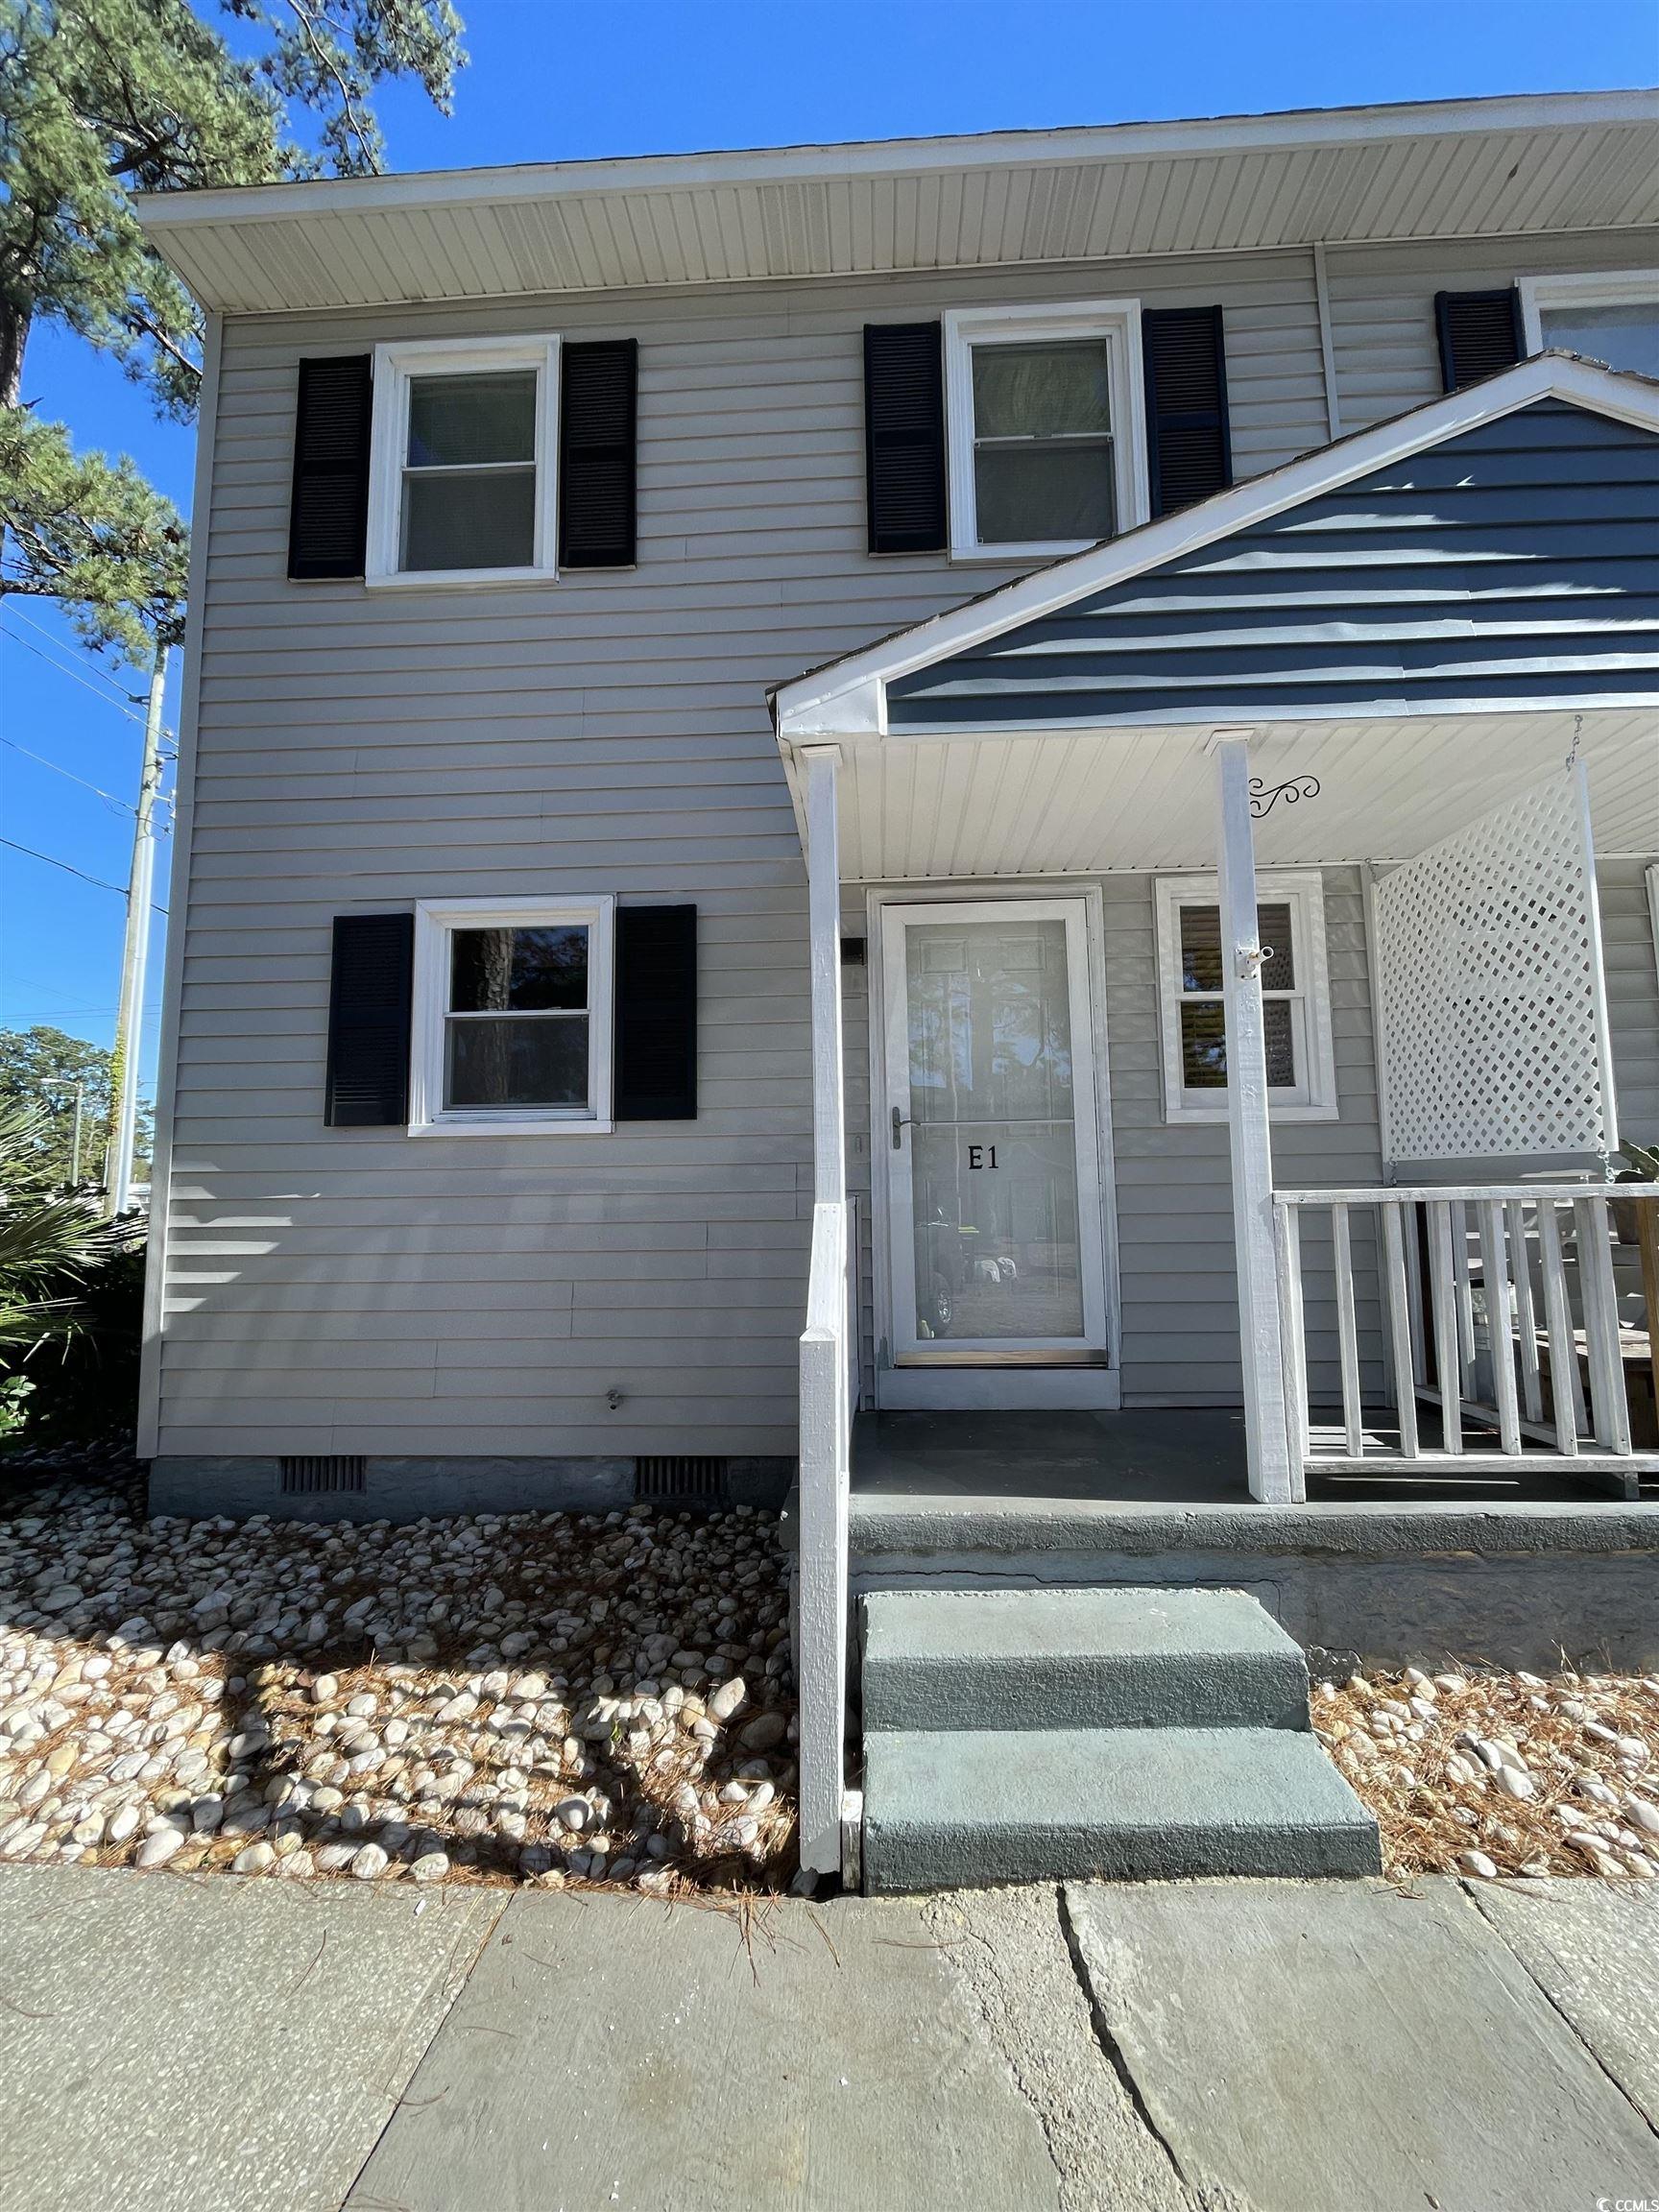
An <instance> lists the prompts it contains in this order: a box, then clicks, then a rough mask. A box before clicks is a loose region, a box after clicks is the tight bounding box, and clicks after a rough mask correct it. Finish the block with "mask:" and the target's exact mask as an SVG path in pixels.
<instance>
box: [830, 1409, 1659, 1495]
mask: <svg viewBox="0 0 1659 2212" xmlns="http://www.w3.org/2000/svg"><path fill="white" fill-rule="evenodd" d="M1542 1457H1543V1455H1536V1457H1535V1456H1532V1455H1525V1456H1517V1457H1515V1458H1510V1459H1506V1460H1505V1461H1504V1463H1503V1465H1502V1466H1498V1467H1494V1466H1491V1465H1486V1464H1479V1465H1477V1466H1474V1467H1469V1468H1466V1469H1456V1468H1450V1467H1443V1466H1438V1465H1428V1466H1425V1465H1423V1464H1422V1463H1420V1462H1414V1461H1411V1460H1407V1459H1404V1458H1400V1457H1397V1456H1392V1455H1385V1454H1383V1453H1382V1452H1378V1453H1376V1454H1374V1455H1371V1456H1370V1457H1369V1458H1368V1459H1367V1461H1366V1463H1365V1464H1364V1465H1363V1466H1360V1467H1349V1466H1342V1465H1340V1464H1338V1465H1334V1466H1326V1465H1323V1464H1321V1463H1320V1462H1318V1461H1317V1460H1315V1461H1313V1462H1311V1463H1310V1470H1309V1476H1308V1484H1307V1499H1306V1503H1308V1504H1309V1505H1310V1506H1318V1505H1321V1504H1371V1505H1377V1506H1396V1505H1403V1504H1410V1503H1431V1504H1432V1503H1457V1502H1462V1503H1468V1504H1471V1505H1481V1506H1485V1505H1493V1504H1499V1503H1518V1504H1545V1503H1582V1502H1583V1500H1584V1498H1585V1495H1586V1492H1585V1484H1584V1482H1583V1480H1582V1479H1581V1478H1580V1477H1579V1476H1578V1475H1577V1474H1576V1473H1574V1472H1570V1471H1567V1470H1562V1469H1558V1468H1557V1469H1551V1468H1550V1467H1549V1466H1547V1465H1544V1464H1541V1463H1540V1462H1541V1460H1542ZM849 1472H850V1479H851V1490H852V1496H853V1499H854V1510H860V1509H863V1508H865V1507H868V1508H869V1509H871V1510H872V1511H875V1510H877V1509H878V1508H879V1507H881V1506H882V1505H884V1504H887V1503H898V1502H899V1501H903V1502H904V1503H905V1506H906V1509H907V1510H909V1511H911V1512H920V1511H924V1510H934V1511H937V1512H938V1513H940V1514H941V1515H947V1514H950V1513H951V1512H953V1511H954V1510H955V1509H956V1508H957V1506H958V1505H959V1504H961V1503H967V1502H970V1501H972V1502H973V1503H974V1504H976V1505H978V1506H982V1507H983V1506H991V1507H996V1508H1000V1509H1005V1510H1006V1511H1007V1512H1009V1513H1011V1514H1013V1513H1018V1512H1019V1511H1021V1510H1022V1509H1023V1508H1026V1507H1028V1506H1029V1505H1030V1504H1031V1503H1033V1502H1037V1501H1043V1500H1051V1499H1070V1500H1089V1501H1093V1502H1094V1503H1097V1504H1099V1505H1102V1506H1112V1505H1124V1506H1144V1505H1153V1506H1166V1507H1174V1508H1181V1507H1188V1506H1200V1505H1238V1504H1240V1503H1243V1502H1245V1501H1246V1500H1247V1499H1248V1498H1249V1495H1250V1490H1249V1462H1248V1453H1247V1451H1246V1445H1245V1434H1244V1414H1243V1410H1242V1408H1240V1407H1196V1408H1194V1407H1131V1408H1128V1409H1125V1410H1119V1411H1117V1412H1110V1411H1108V1412H1095V1411H1088V1410H1068V1411H1059V1412H1054V1411H1042V1410H1032V1411H1019V1412H943V1413H939V1412H913V1411H900V1412H886V1413H883V1412H869V1413H860V1414H858V1415H857V1416H856V1417H855V1418H854V1423H853V1434H852V1447H851V1461H850V1470H849ZM1622 1487H1623V1486H1622V1485H1621V1488H1622ZM1653 1495H1654V1497H1655V1498H1659V1482H1656V1484H1655V1487H1654V1491H1653Z"/></svg>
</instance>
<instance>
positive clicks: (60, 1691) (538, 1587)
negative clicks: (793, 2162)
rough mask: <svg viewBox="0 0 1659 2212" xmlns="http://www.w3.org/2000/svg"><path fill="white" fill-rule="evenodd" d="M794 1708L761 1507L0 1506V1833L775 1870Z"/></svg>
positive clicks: (476, 1877) (380, 1855)
mask: <svg viewBox="0 0 1659 2212" xmlns="http://www.w3.org/2000/svg"><path fill="white" fill-rule="evenodd" d="M794 1735H795V1702H794V1689H793V1681H792V1676H791V1672H790V1654H789V1639H788V1623H787V1592H786V1581H785V1575H784V1571H783V1562H782V1559H781V1554H780V1551H779V1547H778V1542H777V1524H776V1520H775V1518H774V1517H772V1516H769V1515H765V1514H761V1513H756V1512H750V1511H748V1510H746V1509H742V1508H739V1509H738V1510H736V1511H734V1512H729V1513H720V1514H712V1515H708V1516H704V1517H693V1516H691V1515H688V1514H679V1515H675V1514H671V1513H667V1512H664V1511H662V1510H661V1509H660V1508H655V1507H647V1506H643V1505H641V1506H636V1507H634V1508H633V1509H632V1510H631V1511H629V1512H627V1513H612V1514H610V1515H608V1516H605V1517H603V1518H600V1517H594V1516H587V1517H579V1516H573V1515H563V1514H514V1515H506V1516H489V1515H480V1516H478V1517H476V1518H472V1519H460V1518H458V1519H453V1520H442V1521H437V1520H434V1521H421V1522H417V1523H414V1524H412V1525H410V1526H407V1527H392V1526H390V1525H389V1524H387V1523H385V1522H372V1523H367V1524H363V1525H360V1526H359V1525H353V1524H349V1523H344V1522H336V1523H334V1524H332V1525H329V1526H316V1525H312V1524H306V1523H293V1522H288V1523H277V1522H275V1521H273V1520H272V1519H270V1518H269V1517H267V1516H264V1515H260V1516H256V1517H255V1518H254V1519H252V1520H251V1521H246V1522H240V1523H232V1522H230V1521H228V1520H213V1521H203V1522H184V1521H179V1520H145V1519H143V1518H141V1517H140V1514H139V1512H138V1510H137V1509H136V1503H135V1498H134V1496H133V1495H132V1491H131V1490H130V1491H129V1493H128V1494H127V1495H125V1496H124V1495H122V1494H120V1493H119V1491H111V1490H109V1489H103V1490H99V1489H92V1488H88V1487H86V1486H84V1485H73V1484H71V1485H60V1486H46V1487H40V1486H36V1487H35V1488H34V1489H33V1490H32V1493H31V1494H29V1495H27V1496H26V1497H25V1498H24V1501H23V1503H22V1505H21V1508H20V1509H19V1508H18V1507H17V1506H16V1505H15V1504H13V1506H12V1510H11V1513H10V1514H9V1515H7V1514H0V1860H31V1859H33V1860H40V1859H50V1860H58V1861H86V1862H91V1863H97V1864H102V1865H111V1864H133V1865H137V1866H141V1867H152V1866H169V1867H172V1868H174V1869H180V1870H188V1869H195V1868H203V1867H210V1868H216V1867H227V1868H228V1869H230V1870H231V1871H232V1872H236V1873H242V1874H260V1875H267V1876H273V1877H283V1878H288V1879H305V1878H308V1877H309V1878H318V1877H328V1876H343V1877H347V1878H355V1879H357V1880H361V1881H392V1880H404V1881H410V1882H417V1883H425V1882H433V1881H444V1880H451V1881H455V1880H460V1881H475V1882H502V1883H506V1882H529V1881H534V1882H540V1883H541V1884H543V1885H547V1886H554V1887H557V1886H558V1885H560V1884H563V1883H572V1884H577V1885H581V1884H592V1883H604V1884H607V1885H619V1884H620V1885H627V1886H630V1887H637V1888H639V1889H641V1890H644V1891H646V1892H648V1893H651V1892H655V1893H658V1894H662V1895H670V1894H673V1893H674V1892H676V1891H677V1890H682V1889H688V1888H689V1889H697V1888H716V1889H739V1890H741V1889H748V1890H766V1889H775V1888H779V1887H783V1886H785V1885H786V1884H787V1883H788V1882H789V1880H790V1878H791V1876H792V1875H793V1873H794V1870H795V1863H796V1862H795V1828H796V1814H795V1782H796V1770H795V1763H794V1750H793V1743H794Z"/></svg>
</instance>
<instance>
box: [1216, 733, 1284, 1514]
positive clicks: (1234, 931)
mask: <svg viewBox="0 0 1659 2212" xmlns="http://www.w3.org/2000/svg"><path fill="white" fill-rule="evenodd" d="M1214 751H1215V796H1216V822H1217V838H1216V843H1217V848H1218V853H1219V860H1220V866H1219V878H1220V894H1221V971H1222V988H1223V991H1224V993H1225V998H1226V1013H1227V1138H1228V1144H1229V1147H1230V1150H1231V1154H1232V1164H1233V1241H1234V1248H1235V1251H1236V1254H1237V1260H1238V1334H1239V1346H1240V1350H1241V1352H1242V1354H1243V1362H1244V1433H1245V1440H1246V1447H1247V1451H1248V1455H1249V1475H1250V1495H1251V1496H1252V1497H1253V1498H1260V1499H1262V1501H1263V1502H1264V1503H1268V1504H1275V1505H1286V1504H1290V1503H1293V1502H1294V1501H1295V1500H1296V1499H1298V1498H1300V1497H1302V1496H1303V1495H1304V1487H1303V1476H1302V1469H1301V1467H1300V1465H1297V1464H1294V1463H1293V1461H1292V1455H1291V1447H1290V1435H1291V1430H1290V1425H1289V1422H1288V1420H1287V1418H1286V1399H1285V1360H1284V1337H1283V1334H1282V1331H1281V1328H1280V1315H1279V1281H1278V1270H1277V1263H1276V1256H1275V1242H1274V1226H1273V1154H1272V1146H1271V1142H1270V1140H1269V1136H1268V1128H1267V1037H1266V1025H1265V1020H1264V1017H1263V1014H1262V944H1261V929H1260V925H1259V923H1258V920H1257V909H1256V848H1255V840H1254V838H1253V836H1252V834H1251V829H1250V742H1249V735H1248V733H1244V732H1238V731H1229V730H1219V731H1217V732H1216V733H1215V737H1214Z"/></svg>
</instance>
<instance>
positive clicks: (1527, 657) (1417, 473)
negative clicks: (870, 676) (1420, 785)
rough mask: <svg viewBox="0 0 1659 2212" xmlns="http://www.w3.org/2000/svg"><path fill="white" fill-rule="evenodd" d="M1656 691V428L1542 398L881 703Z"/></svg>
mask: <svg viewBox="0 0 1659 2212" xmlns="http://www.w3.org/2000/svg"><path fill="white" fill-rule="evenodd" d="M1194 512H1195V513H1199V514H1201V513H1202V510H1195V511H1194ZM1649 700H1651V701H1653V702H1654V703H1655V705H1659V437H1655V436H1654V435H1653V434H1652V433H1651V432H1650V431H1647V430H1644V429H1640V428H1637V427H1634V426H1632V425H1630V424H1628V423H1624V422H1621V421H1615V420H1613V419H1612V418H1610V417H1608V416H1606V415H1602V414H1599V413H1597V412H1595V411H1594V410H1592V409H1589V408H1586V407H1579V406H1575V405H1574V404H1572V403H1571V402H1568V401H1564V400H1559V399H1540V400H1537V401H1534V402H1533V403H1532V404H1531V405H1529V406H1527V407H1523V408H1519V409H1517V410H1516V411H1515V412H1514V413H1512V414H1509V415H1506V416H1503V417H1501V418H1499V419H1498V420H1497V421H1491V422H1487V423H1484V424H1482V425H1481V426H1480V427H1479V429H1475V430H1469V431H1465V432H1463V433H1462V434H1460V435H1459V436H1456V437H1454V438H1449V439H1446V440H1444V441H1443V442H1442V443H1441V444H1439V445H1431V446H1429V447H1426V448H1425V449H1424V450H1423V451H1421V452H1419V453H1415V454H1412V455H1410V456H1409V457H1408V458H1407V459H1404V460H1400V461H1397V462H1394V463H1391V464H1390V465H1389V466H1388V467H1386V468H1383V469H1376V470H1374V471H1373V472H1372V473H1371V474H1370V475H1367V476H1364V477H1361V478H1358V479H1357V480H1356V481H1355V482H1354V483H1352V484H1348V485H1345V486H1344V487H1343V488H1342V489H1341V490H1339V491H1335V492H1330V493H1321V494H1320V495H1318V496H1316V497H1314V498H1311V499H1309V500H1306V501H1304V502H1303V503H1301V504H1300V505H1298V506H1295V507H1291V508H1287V509H1286V511H1285V512H1284V513H1282V514H1279V515H1276V516H1274V517H1271V518H1270V519H1268V520H1266V521H1263V522H1260V523H1257V524H1255V525H1254V526H1252V527H1249V528H1246V529H1242V530H1239V531H1237V532H1235V533H1233V534H1232V535H1230V536H1228V537H1225V538H1221V539H1217V540H1215V541H1214V542H1212V543H1211V544H1208V545H1205V546H1202V547H1200V548H1199V549H1198V550H1196V551H1195V552H1191V553H1187V554H1184V555H1182V556H1180V557H1179V558H1177V559H1175V560H1172V561H1169V562H1166V563H1165V564H1164V565H1161V566H1159V567H1157V568H1154V569H1150V570H1148V571H1147V572H1146V573H1145V574H1143V575H1140V576H1135V577H1131V578H1129V579H1128V580H1127V581H1125V582H1123V583H1120V584H1115V585H1112V586H1110V587H1108V588H1107V589H1104V590H1102V591H1099V592H1096V593H1094V594H1093V595H1092V596H1091V597H1089V598H1087V599H1082V600H1079V601H1077V602H1075V603H1074V604H1073V605H1071V606H1070V607H1068V608H1066V609H1064V610H1063V611H1062V612H1061V613H1057V614H1053V615H1049V616H1046V617H1045V618H1044V619H1042V620H1040V621H1032V622H1026V623H1022V624H1021V625H1019V626H1018V627H1016V628H1014V629H1011V630H1008V631H1005V632H1004V633H1003V634H1002V635H1001V636H1000V637H995V638H991V639H989V640H987V641H986V642H985V643H983V644H980V645H976V646H974V647H973V648H972V649H970V650H967V651H964V652H962V653H959V654H956V655H953V656H952V657H950V659H948V660H944V661H939V662H937V663H936V664H935V665H933V666H932V667H929V668H923V669H918V670H916V671H915V672H914V673H913V674H911V675H908V676H902V677H897V678H895V679H893V681H892V682H891V683H890V684H889V685H888V693H887V709H888V726H889V728H890V729H892V730H894V731H900V732H910V733H926V732H928V731H963V732H969V731H974V730H990V731H996V730H1012V729H1024V730H1040V729H1076V728H1088V729H1099V728H1105V727H1110V726H1111V725H1113V724H1116V723H1134V724H1146V723H1156V722H1192V721H1203V720H1207V719H1211V718H1219V719H1246V720H1247V719H1248V718H1249V717H1250V716H1251V715H1252V714H1269V713H1270V714H1273V715H1275V716H1280V717H1283V716H1306V717H1308V718H1316V717H1319V716H1324V715H1351V714H1388V713H1407V712H1412V711H1417V712H1430V711H1433V710H1435V709H1462V708H1470V709H1477V708H1492V707H1503V706H1508V705H1515V704H1518V703H1523V702H1526V703H1532V702H1538V703H1540V704H1561V705H1575V704H1584V703H1590V702H1599V703H1602V704H1606V705H1609V706H1611V705H1631V704H1640V703H1644V702H1647V701H1649Z"/></svg>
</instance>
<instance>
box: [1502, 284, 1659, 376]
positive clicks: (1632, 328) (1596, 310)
mask: <svg viewBox="0 0 1659 2212" xmlns="http://www.w3.org/2000/svg"><path fill="white" fill-rule="evenodd" d="M1521 313H1522V316H1523V318H1524V320H1525V322H1526V325H1527V349H1528V351H1530V352H1533V353H1538V352H1542V351H1543V350H1544V349H1545V348H1547V347H1552V348H1556V349H1559V350H1560V351H1562V352H1564V353H1582V354H1583V355H1585V357H1586V358H1587V359H1589V360H1591V361H1605V362H1606V364H1607V366H1608V368H1609V369H1633V370H1636V371H1637V372H1639V373H1640V374H1642V375H1644V376H1659V269H1623V270H1613V271H1610V272H1592V271H1581V272H1575V273H1574V274H1573V275H1571V276H1524V277H1523V278H1522V279H1521Z"/></svg>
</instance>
